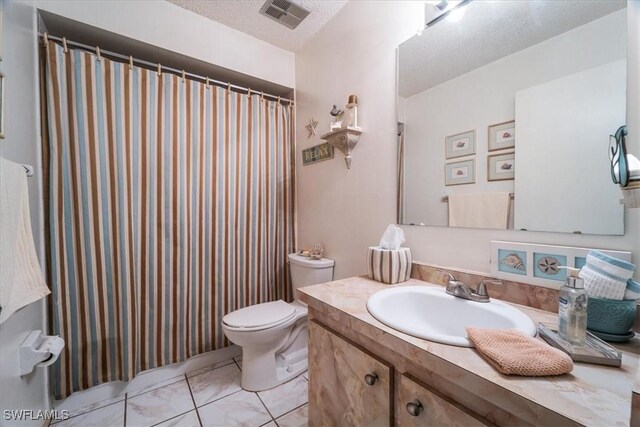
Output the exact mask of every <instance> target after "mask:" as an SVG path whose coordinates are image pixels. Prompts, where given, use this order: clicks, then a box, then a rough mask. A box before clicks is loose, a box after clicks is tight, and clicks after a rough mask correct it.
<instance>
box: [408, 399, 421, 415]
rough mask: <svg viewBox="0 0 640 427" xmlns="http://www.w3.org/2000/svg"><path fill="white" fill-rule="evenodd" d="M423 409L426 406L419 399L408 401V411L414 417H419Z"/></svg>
mask: <svg viewBox="0 0 640 427" xmlns="http://www.w3.org/2000/svg"><path fill="white" fill-rule="evenodd" d="M423 410H424V406H422V403H421V402H420V401H419V400H418V399H416V400H414V401H413V402H409V403H407V412H408V413H409V415H411V416H412V417H417V416H418V415H420V414H421V413H422V411H423Z"/></svg>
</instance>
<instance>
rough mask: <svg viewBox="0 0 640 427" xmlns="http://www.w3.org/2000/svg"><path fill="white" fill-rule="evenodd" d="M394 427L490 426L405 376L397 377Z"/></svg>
mask: <svg viewBox="0 0 640 427" xmlns="http://www.w3.org/2000/svg"><path fill="white" fill-rule="evenodd" d="M395 413H396V423H395V424H396V426H402V427H405V426H406V427H410V426H416V427H417V426H420V427H424V426H461V427H462V426H464V427H480V426H486V425H489V424H487V423H485V422H482V421H481V420H480V419H479V418H477V417H476V416H475V415H472V414H471V413H470V412H468V411H467V410H466V409H464V408H463V407H461V406H460V405H458V404H457V403H455V402H453V401H451V400H450V399H448V398H447V397H445V396H443V395H441V394H440V393H438V392H436V391H435V390H433V389H431V388H430V387H428V386H426V385H424V384H420V383H419V382H418V381H416V380H414V379H413V378H411V377H410V376H408V375H399V384H398V396H397V399H396V405H395Z"/></svg>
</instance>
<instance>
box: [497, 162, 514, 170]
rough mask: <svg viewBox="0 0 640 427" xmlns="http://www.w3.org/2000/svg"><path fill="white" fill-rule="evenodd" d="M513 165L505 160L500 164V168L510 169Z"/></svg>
mask: <svg viewBox="0 0 640 427" xmlns="http://www.w3.org/2000/svg"><path fill="white" fill-rule="evenodd" d="M512 167H513V163H508V162H504V163H503V164H502V166H500V169H502V170H508V169H511V168H512Z"/></svg>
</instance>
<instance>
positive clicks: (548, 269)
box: [538, 256, 560, 274]
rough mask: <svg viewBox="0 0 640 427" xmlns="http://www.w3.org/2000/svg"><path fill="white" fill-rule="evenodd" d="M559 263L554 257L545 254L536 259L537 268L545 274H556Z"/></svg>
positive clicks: (558, 269)
mask: <svg viewBox="0 0 640 427" xmlns="http://www.w3.org/2000/svg"><path fill="white" fill-rule="evenodd" d="M559 267H560V263H559V262H558V260H557V259H555V258H554V257H550V256H546V257H544V258H542V259H541V260H540V261H538V268H539V269H540V271H542V272H543V273H545V274H558V272H559V271H560V268H559Z"/></svg>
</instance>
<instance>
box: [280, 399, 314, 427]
mask: <svg viewBox="0 0 640 427" xmlns="http://www.w3.org/2000/svg"><path fill="white" fill-rule="evenodd" d="M308 404H309V402H304V403H303V404H302V405H300V406H297V407H295V408H293V409H292V410H290V411H287V412H285V413H284V414H282V415H280V416H279V417H278V418H277V419H274V420H273V421H275V422H276V424H278V420H279V419H280V418H282V417H284V416H285V415H288V414H290V413H292V412H293V411H297V410H298V409H300V408H302V407H303V406H304V405H308ZM279 425H280V424H278V426H279Z"/></svg>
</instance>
